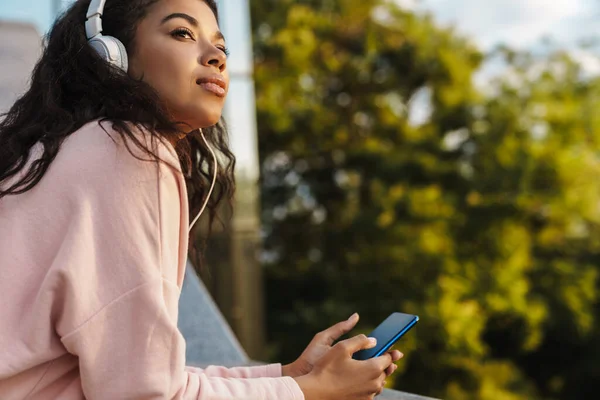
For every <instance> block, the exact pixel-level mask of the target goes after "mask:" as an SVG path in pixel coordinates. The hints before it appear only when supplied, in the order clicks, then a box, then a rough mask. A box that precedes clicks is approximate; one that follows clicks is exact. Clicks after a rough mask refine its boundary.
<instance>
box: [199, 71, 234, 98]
mask: <svg viewBox="0 0 600 400" xmlns="http://www.w3.org/2000/svg"><path fill="white" fill-rule="evenodd" d="M196 84H197V85H199V86H201V87H202V88H203V89H204V90H206V91H208V92H211V93H213V94H215V95H217V96H219V97H225V95H226V94H227V83H226V82H225V80H224V79H223V78H222V77H221V76H220V75H214V76H208V77H204V78H199V79H197V80H196Z"/></svg>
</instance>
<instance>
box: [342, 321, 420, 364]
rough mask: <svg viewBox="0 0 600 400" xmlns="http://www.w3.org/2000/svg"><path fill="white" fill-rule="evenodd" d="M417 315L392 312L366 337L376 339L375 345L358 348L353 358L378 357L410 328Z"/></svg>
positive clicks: (414, 322)
mask: <svg viewBox="0 0 600 400" xmlns="http://www.w3.org/2000/svg"><path fill="white" fill-rule="evenodd" d="M418 320H419V317H418V316H416V315H411V314H402V313H398V312H397V313H393V314H391V315H390V316H389V317H387V318H386V319H385V321H383V322H382V323H381V324H379V326H378V327H377V328H375V329H374V330H373V332H371V333H370V334H369V335H367V336H368V337H374V338H376V339H377V345H376V346H375V347H373V348H372V349H365V350H360V351H357V352H356V353H354V355H353V356H352V358H354V359H355V360H367V359H369V358H373V357H379V356H380V355H382V354H383V353H385V352H386V351H387V350H388V349H389V348H390V347H392V345H393V344H394V343H396V341H397V340H398V339H400V338H401V337H402V336H404V334H405V333H406V332H408V330H409V329H410V328H412V327H413V326H414V325H415V324H416V323H417V321H418Z"/></svg>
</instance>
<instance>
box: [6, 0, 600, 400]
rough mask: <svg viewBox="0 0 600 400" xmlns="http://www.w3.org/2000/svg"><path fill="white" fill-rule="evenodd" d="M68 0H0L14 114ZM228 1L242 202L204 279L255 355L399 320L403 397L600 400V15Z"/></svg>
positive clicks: (277, 354)
mask: <svg viewBox="0 0 600 400" xmlns="http://www.w3.org/2000/svg"><path fill="white" fill-rule="evenodd" d="M109 1H110V0H109ZM67 3H68V2H64V4H63V3H62V2H60V1H54V2H53V1H50V0H47V1H43V0H39V1H37V0H2V2H1V4H0V19H1V20H2V21H3V22H0V40H1V46H0V90H1V96H0V98H1V100H2V101H3V103H0V108H1V107H7V106H9V103H10V102H11V101H14V96H16V95H17V94H18V91H19V90H23V88H24V87H25V86H23V85H26V78H27V75H28V71H29V70H28V69H27V68H30V67H31V66H32V63H33V62H34V61H35V59H36V57H37V55H38V54H39V45H40V37H41V35H42V34H43V33H44V32H46V31H47V30H48V29H49V27H50V24H51V22H52V20H53V19H54V18H55V16H56V14H57V12H58V10H59V9H60V8H61V7H64V6H65V5H66V4H67ZM219 3H220V6H221V12H222V13H223V14H222V16H221V19H222V25H223V30H224V32H225V36H226V38H227V40H228V45H229V47H230V48H231V50H232V56H231V58H230V60H229V67H230V68H231V70H232V76H233V79H234V84H232V92H231V93H230V96H229V99H228V106H227V109H226V118H227V119H228V120H230V125H231V128H232V146H233V148H234V152H235V153H236V155H238V157H239V158H240V168H239V170H238V172H237V174H238V182H239V185H240V191H239V192H238V196H237V199H236V212H235V214H234V217H233V218H232V219H231V220H229V221H228V222H227V224H226V227H225V228H226V229H224V230H222V231H219V232H217V234H216V235H215V237H214V238H213V239H212V241H211V243H210V244H209V247H208V257H209V265H208V268H207V269H206V270H203V271H201V275H202V277H203V279H204V281H205V282H206V284H207V286H208V287H209V289H210V290H211V293H212V294H213V296H214V297H215V299H216V300H217V302H218V303H219V305H220V307H221V309H222V310H223V312H224V314H225V316H226V317H227V319H228V321H229V322H230V323H231V325H232V327H233V328H234V330H235V332H236V333H237V334H238V336H239V337H240V340H241V341H242V343H243V344H244V346H245V347H246V349H247V350H248V352H249V354H250V355H251V356H252V357H253V358H255V359H262V360H265V361H267V360H273V361H280V362H289V361H292V360H293V359H294V358H296V357H297V356H298V355H299V354H300V352H301V351H302V350H303V349H304V347H305V346H306V344H307V343H308V342H309V340H310V339H311V338H312V336H313V335H314V334H315V333H316V332H318V331H319V330H322V329H324V328H326V327H328V326H329V325H331V324H333V323H335V322H337V321H340V320H343V319H346V318H348V317H349V316H350V314H352V313H353V312H355V311H357V312H359V313H360V314H361V322H360V323H359V327H358V329H357V332H358V331H360V332H365V333H367V332H369V331H370V329H372V328H373V327H375V326H376V325H377V324H378V323H379V322H380V321H381V320H383V319H384V318H385V317H386V316H387V315H388V314H389V313H391V312H393V311H402V312H407V313H414V314H418V315H420V317H421V321H420V323H419V324H418V326H417V327H416V328H415V329H414V331H411V333H409V334H408V335H407V336H406V337H405V338H403V339H402V341H401V342H400V343H399V345H398V347H399V348H400V349H401V350H402V351H403V352H404V353H405V354H406V356H405V358H404V361H402V362H401V363H400V364H399V365H400V368H399V370H398V372H397V373H396V374H395V375H394V377H393V379H392V380H390V382H389V386H391V387H395V388H398V389H401V390H404V391H409V392H413V393H420V394H424V395H429V396H434V397H438V398H444V399H452V400H454V399H456V400H463V399H464V400H467V399H468V400H471V399H473V400H475V399H478V400H479V399H482V400H525V399H528V400H531V399H533V400H559V399H560V400H563V399H564V400H566V399H594V398H597V393H600V321H599V318H600V302H599V298H598V287H599V273H600V179H599V178H600V158H599V156H600V152H599V151H600V117H599V116H598V113H597V110H598V109H599V106H600V79H599V74H600V58H599V57H598V55H599V54H600V48H599V46H598V44H599V42H598V38H600V24H597V20H598V17H599V12H600V7H599V4H598V2H596V1H592V0H553V1H551V2H550V1H544V0H520V1H516V0H503V1H500V0H486V1H485V2H482V1H475V0H454V1H452V2H450V1H442V0H423V1H410V0H395V1H392V0H387V1H386V0H320V1H313V0H295V1H292V0H252V1H248V0H222V1H220V2H219ZM17 22H18V23H17ZM27 24H29V25H27ZM17 43H19V44H18V45H17ZM36 46H37V47H36ZM28 63H29V64H28ZM25 65H29V67H27V68H25V67H24V66H25ZM19 82H21V84H20V85H21V86H19ZM10 96H13V97H10ZM8 99H12V100H10V101H9V100H8Z"/></svg>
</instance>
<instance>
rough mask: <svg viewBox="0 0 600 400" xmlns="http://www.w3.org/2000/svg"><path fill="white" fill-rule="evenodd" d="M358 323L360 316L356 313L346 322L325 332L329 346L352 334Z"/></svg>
mask: <svg viewBox="0 0 600 400" xmlns="http://www.w3.org/2000/svg"><path fill="white" fill-rule="evenodd" d="M357 322H358V314H357V313H354V314H352V315H351V316H350V318H348V319H347V320H346V321H342V322H338V323H337V324H335V325H333V326H330V327H329V328H327V329H325V330H324V331H323V337H324V338H325V342H326V344H327V345H329V346H331V345H332V344H333V342H335V341H336V340H337V339H338V338H339V337H340V336H342V335H345V334H346V333H348V332H350V331H351V330H352V328H354V327H355V326H356V323H357Z"/></svg>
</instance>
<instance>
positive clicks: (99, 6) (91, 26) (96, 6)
mask: <svg viewBox="0 0 600 400" xmlns="http://www.w3.org/2000/svg"><path fill="white" fill-rule="evenodd" d="M105 3H106V0H92V1H91V2H90V6H89V7H88V11H87V14H86V16H85V18H86V21H85V35H86V37H87V38H88V39H91V38H93V37H96V36H98V35H100V36H102V13H103V12H104V4H105Z"/></svg>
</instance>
